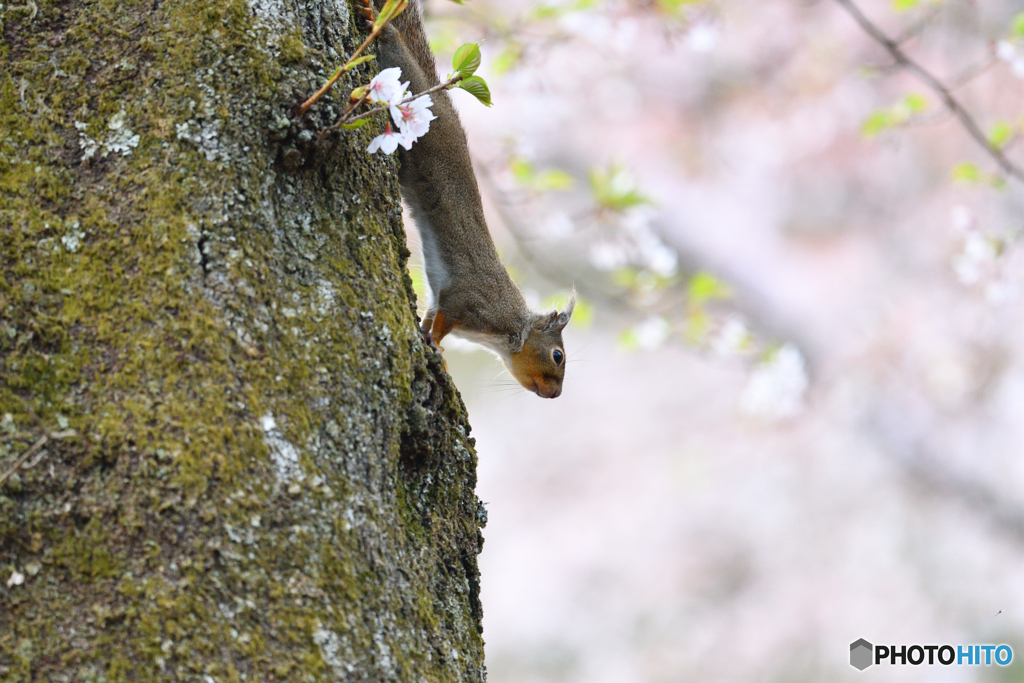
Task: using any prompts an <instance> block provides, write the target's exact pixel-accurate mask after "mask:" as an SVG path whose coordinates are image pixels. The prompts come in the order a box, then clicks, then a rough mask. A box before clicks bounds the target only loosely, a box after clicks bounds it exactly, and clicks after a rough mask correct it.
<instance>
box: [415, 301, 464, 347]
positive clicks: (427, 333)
mask: <svg viewBox="0 0 1024 683" xmlns="http://www.w3.org/2000/svg"><path fill="white" fill-rule="evenodd" d="M458 324H459V323H458V322H451V321H450V320H448V318H447V317H446V316H445V314H444V313H442V312H441V311H438V310H437V309H430V310H428V311H427V313H426V315H424V316H423V321H422V322H421V323H420V332H421V333H422V334H423V339H424V340H425V341H426V342H427V343H428V344H430V345H431V346H433V347H434V348H436V349H441V346H440V344H441V340H442V339H444V338H445V336H447V335H448V333H449V332H451V331H452V330H453V329H454V328H455V327H456V326H457V325H458Z"/></svg>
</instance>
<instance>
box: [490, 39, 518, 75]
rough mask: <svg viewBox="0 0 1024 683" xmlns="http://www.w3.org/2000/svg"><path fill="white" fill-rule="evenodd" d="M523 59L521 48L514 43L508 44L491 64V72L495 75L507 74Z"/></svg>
mask: <svg viewBox="0 0 1024 683" xmlns="http://www.w3.org/2000/svg"><path fill="white" fill-rule="evenodd" d="M522 58H523V46H522V45H520V44H519V43H516V42H509V43H508V44H507V45H506V46H505V49H504V50H502V51H501V54H499V55H498V56H497V57H496V58H495V59H494V60H493V61H492V62H491V72H492V73H494V74H497V75H499V76H500V75H501V74H503V73H507V72H508V71H510V70H511V69H512V68H513V67H514V66H515V65H516V64H518V63H519V60H520V59H522Z"/></svg>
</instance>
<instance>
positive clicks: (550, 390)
mask: <svg viewBox="0 0 1024 683" xmlns="http://www.w3.org/2000/svg"><path fill="white" fill-rule="evenodd" d="M561 394H562V387H543V388H542V387H537V395H538V396H540V397H542V398H558V397H559V396H561Z"/></svg>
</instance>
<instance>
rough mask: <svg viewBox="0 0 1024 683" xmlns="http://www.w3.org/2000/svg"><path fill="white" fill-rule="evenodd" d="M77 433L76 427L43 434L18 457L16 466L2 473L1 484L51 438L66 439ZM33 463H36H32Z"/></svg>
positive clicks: (0, 476)
mask: <svg viewBox="0 0 1024 683" xmlns="http://www.w3.org/2000/svg"><path fill="white" fill-rule="evenodd" d="M75 434H76V432H75V430H74V429H68V430H65V431H63V432H52V433H50V434H43V435H42V436H41V437H39V439H38V440H37V441H36V442H35V443H34V444H32V445H31V446H30V447H29V449H28V450H27V451H25V452H24V453H22V454H21V456H19V457H18V459H17V460H16V461H15V462H14V467H12V468H11V469H9V470H7V471H6V472H4V473H3V474H2V475H0V484H2V483H4V482H5V481H7V478H8V477H10V476H11V475H12V474H14V473H15V472H17V471H18V468H19V467H21V466H22V465H23V464H25V461H26V460H28V459H29V458H30V457H32V454H33V453H35V452H36V451H38V450H39V449H40V448H42V447H43V446H45V445H46V444H47V442H49V440H50V439H66V438H68V437H69V436H74V435H75ZM32 464H33V465H34V464H35V463H32Z"/></svg>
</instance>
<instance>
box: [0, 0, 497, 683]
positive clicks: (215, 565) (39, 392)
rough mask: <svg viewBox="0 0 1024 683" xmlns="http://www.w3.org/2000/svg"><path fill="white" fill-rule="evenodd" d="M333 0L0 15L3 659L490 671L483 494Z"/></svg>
mask: <svg viewBox="0 0 1024 683" xmlns="http://www.w3.org/2000/svg"><path fill="white" fill-rule="evenodd" d="M352 10H353V8H352V7H351V6H350V5H349V4H348V1H347V0H291V1H288V2H286V1H285V0H250V2H249V3H246V2H244V1H243V0H233V1H232V2H229V3H224V2H212V0H206V1H205V2H203V1H199V0H194V1H192V2H189V1H187V0H180V1H178V2H160V0H155V1H154V2H147V3H141V2H127V3H126V2H124V1H123V0H75V1H74V2H70V1H68V0H34V1H33V0H27V2H26V4H25V5H22V6H12V5H10V4H8V3H5V4H4V5H3V6H2V8H0V21H2V32H3V38H4V42H3V45H2V46H0V50H2V52H0V64H2V65H3V68H2V69H0V241H2V246H0V268H2V270H0V378H2V381H0V415H2V419H0V476H3V474H4V473H5V472H6V471H7V470H9V469H10V468H11V467H12V466H14V464H15V462H16V461H17V460H19V456H20V455H22V454H24V453H25V452H26V451H27V450H28V449H29V447H30V446H31V445H32V444H33V443H35V442H36V441H37V440H39V439H40V437H43V436H47V435H48V439H49V440H48V441H47V442H46V443H44V444H43V445H42V447H41V448H39V449H37V450H36V451H34V452H33V453H32V454H31V455H30V457H28V458H27V459H26V460H25V461H24V463H23V464H22V465H21V466H20V467H19V468H18V469H17V470H16V471H15V473H14V474H13V475H11V476H10V477H9V478H7V480H6V481H5V482H4V483H2V484H0V681H26V682H27V681H44V680H45V681H54V682H55V681H119V680H130V681H133V680H189V681H203V682H204V683H207V682H209V681H217V682H223V681H239V680H248V681H272V680H277V681H374V682H376V681H401V682H403V683H405V682H413V681H415V682H417V683H418V682H420V681H479V680H482V679H483V677H484V674H483V641H482V640H481V637H480V628H481V627H480V618H481V610H480V603H479V590H478V585H479V584H478V571H477V563H476V555H477V553H478V552H479V550H480V545H481V543H482V536H481V534H480V527H481V525H482V523H483V521H484V513H483V510H482V507H481V506H480V503H479V502H478V500H477V498H476V496H475V494H474V486H475V482H476V474H475V470H476V456H475V454H474V451H473V448H472V445H473V440H472V439H471V438H469V437H468V436H467V435H468V431H469V427H468V424H467V422H466V418H465V409H464V407H463V405H462V402H461V400H460V398H459V396H458V393H457V392H456V391H455V389H454V387H453V386H452V384H451V383H450V380H449V379H448V377H447V375H446V373H445V371H444V368H443V366H442V363H441V360H440V357H439V356H438V355H437V354H436V353H435V352H433V351H431V350H429V349H428V348H427V347H425V346H424V344H423V342H422V341H421V339H420V337H419V334H418V332H417V328H416V320H415V315H414V305H415V304H414V300H415V299H414V295H413V292H412V288H411V282H410V279H409V277H408V275H407V274H406V272H405V260H406V256H407V255H408V251H407V250H406V246H405V241H404V234H403V232H402V223H401V207H400V202H399V192H398V186H397V182H396V166H395V164H396V162H395V160H394V158H392V157H384V156H380V155H375V156H370V155H368V154H367V153H366V152H365V149H366V146H367V144H368V142H369V140H370V139H371V138H372V137H373V135H375V134H377V132H379V130H377V129H378V128H379V124H380V122H379V121H378V122H375V123H373V124H371V125H369V126H366V127H365V128H363V129H361V130H359V131H355V132H342V133H341V134H336V135H334V136H333V137H331V138H328V139H325V140H322V141H319V142H318V141H317V138H316V136H315V135H314V134H313V132H314V131H316V130H317V129H319V128H322V127H323V126H325V125H327V124H328V123H330V122H331V121H332V119H333V116H335V115H336V114H337V112H338V111H339V101H341V100H345V99H347V94H348V92H349V90H351V88H352V87H354V86H355V85H357V84H359V83H361V82H365V81H366V80H367V79H368V78H369V76H370V74H371V73H372V69H373V68H374V67H373V66H372V63H371V64H367V65H364V66H362V67H360V69H359V70H357V72H356V75H354V76H353V77H352V79H350V80H348V81H347V82H346V80H345V79H343V80H342V81H341V82H339V84H338V87H337V88H336V89H335V91H333V94H332V97H329V98H327V99H325V100H323V101H322V102H321V104H318V105H317V106H316V107H315V108H314V109H313V110H312V112H311V114H310V115H309V116H307V119H306V120H305V121H304V122H303V123H301V124H297V123H295V122H294V121H291V120H290V115H291V111H292V109H293V108H294V106H295V105H296V104H298V103H299V102H300V101H301V100H302V99H303V98H304V97H305V96H307V95H308V94H310V93H312V92H313V91H315V90H316V89H317V88H318V87H319V86H320V85H321V84H322V83H323V81H324V80H325V79H326V77H328V76H329V75H330V72H331V71H332V70H333V68H334V67H335V66H337V65H339V64H340V63H341V62H342V61H343V56H344V55H347V54H349V53H350V52H351V50H352V49H353V48H354V47H355V46H356V45H358V43H359V42H360V40H361V38H362V37H363V35H364V34H365V31H364V29H363V27H362V26H361V25H360V22H359V21H357V20H355V19H354V15H353V14H352Z"/></svg>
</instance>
